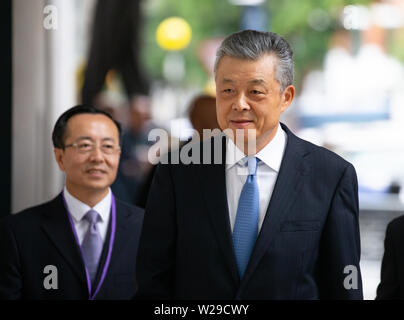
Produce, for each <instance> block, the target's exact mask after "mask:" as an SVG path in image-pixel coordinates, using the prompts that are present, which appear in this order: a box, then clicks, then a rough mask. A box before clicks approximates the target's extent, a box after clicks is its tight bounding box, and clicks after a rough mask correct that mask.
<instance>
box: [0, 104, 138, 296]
mask: <svg viewBox="0 0 404 320" xmlns="http://www.w3.org/2000/svg"><path fill="white" fill-rule="evenodd" d="M120 134H121V126H120V124H119V123H118V122H116V121H115V120H113V119H112V117H111V116H110V115H109V114H108V113H107V112H105V111H102V110H98V109H95V108H94V107H92V106H75V107H73V108H71V109H69V110H67V111H66V112H64V113H63V114H62V115H61V116H60V117H59V119H58V120H57V122H56V124H55V127H54V130H53V134H52V140H53V145H54V154H55V159H56V161H57V164H58V166H59V168H60V170H62V171H64V173H65V177H66V179H65V186H64V188H63V191H62V192H61V193H60V194H59V195H58V196H57V197H56V198H54V199H53V200H51V201H49V202H47V203H44V204H40V205H38V206H35V207H31V208H28V209H26V210H23V211H22V212H20V213H17V214H15V215H11V216H8V217H6V218H5V219H4V220H3V221H1V223H0V257H1V259H0V299H75V300H76V299H91V300H92V299H130V298H132V297H133V296H134V294H135V291H136V279H135V273H134V271H135V262H136V254H137V244H138V239H139V235H140V230H141V225H142V221H143V210H142V209H140V208H138V207H134V206H131V205H128V204H126V203H124V202H121V201H119V200H118V199H116V198H115V197H114V195H113V194H112V192H111V190H110V185H111V184H112V183H113V181H114V180H115V177H116V172H117V168H118V163H119V157H120V153H121V149H120Z"/></svg>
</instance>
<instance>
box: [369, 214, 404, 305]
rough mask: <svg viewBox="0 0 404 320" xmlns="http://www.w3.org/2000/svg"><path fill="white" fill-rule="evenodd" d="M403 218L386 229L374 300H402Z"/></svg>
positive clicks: (403, 293) (403, 271)
mask: <svg viewBox="0 0 404 320" xmlns="http://www.w3.org/2000/svg"><path fill="white" fill-rule="evenodd" d="M403 231H404V216H401V217H398V218H396V219H394V220H393V221H391V222H390V223H389V224H388V225H387V228H386V236H385V240H384V255H383V260H382V269H381V275H380V283H379V285H378V287H377V292H376V300H399V299H401V300H403V299H404V245H403V244H404V232H403Z"/></svg>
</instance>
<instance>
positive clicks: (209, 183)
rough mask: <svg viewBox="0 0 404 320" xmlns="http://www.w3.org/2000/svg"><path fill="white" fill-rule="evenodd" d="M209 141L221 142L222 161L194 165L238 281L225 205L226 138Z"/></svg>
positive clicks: (213, 142) (222, 248) (214, 225)
mask: <svg viewBox="0 0 404 320" xmlns="http://www.w3.org/2000/svg"><path fill="white" fill-rule="evenodd" d="M211 141H212V148H213V145H215V144H218V143H220V144H221V150H222V163H221V164H201V165H196V166H195V168H197V170H198V174H199V178H200V180H201V186H202V195H203V197H204V201H205V203H206V206H207V209H208V215H209V218H210V221H211V223H212V226H213V229H214V233H215V235H216V239H217V241H218V243H219V246H220V248H221V250H222V253H223V256H224V259H225V261H226V264H227V266H228V268H229V271H230V273H231V275H232V277H233V279H234V281H235V282H236V283H239V276H238V271H237V265H236V260H235V256H234V250H233V242H232V236H231V229H230V221H229V209H228V205H227V193H226V177H225V169H226V168H225V161H226V139H225V138H224V137H222V136H220V138H219V137H215V138H213V139H212V140H211ZM216 150H217V149H216ZM213 154H214V153H213V152H212V155H213ZM212 158H213V156H212ZM211 160H212V162H211V163H214V162H213V159H211Z"/></svg>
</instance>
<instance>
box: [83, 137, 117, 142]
mask: <svg viewBox="0 0 404 320" xmlns="http://www.w3.org/2000/svg"><path fill="white" fill-rule="evenodd" d="M81 140H91V141H93V140H94V139H93V138H91V137H88V136H82V137H79V138H78V139H77V140H76V141H81ZM101 141H113V142H115V139H114V138H110V137H106V138H102V139H101Z"/></svg>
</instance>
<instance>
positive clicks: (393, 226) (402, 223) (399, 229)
mask: <svg viewBox="0 0 404 320" xmlns="http://www.w3.org/2000/svg"><path fill="white" fill-rule="evenodd" d="M403 232H404V215H401V216H399V217H397V218H395V219H393V220H391V221H390V222H389V224H388V225H387V230H386V233H389V234H392V235H395V234H401V233H403Z"/></svg>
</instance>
